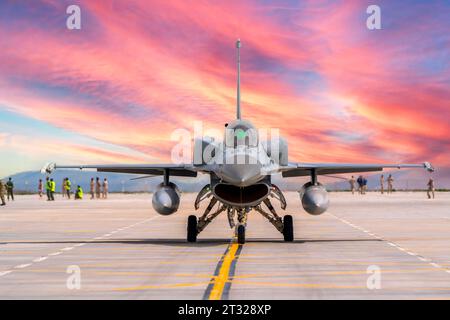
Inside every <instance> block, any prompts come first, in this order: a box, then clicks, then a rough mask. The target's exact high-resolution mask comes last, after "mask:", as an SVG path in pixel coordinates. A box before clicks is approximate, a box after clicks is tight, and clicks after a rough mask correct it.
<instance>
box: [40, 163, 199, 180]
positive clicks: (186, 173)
mask: <svg viewBox="0 0 450 320" xmlns="http://www.w3.org/2000/svg"><path fill="white" fill-rule="evenodd" d="M57 169H80V170H83V169H96V170H97V171H98V172H114V173H132V174H144V175H155V176H160V175H164V172H165V171H166V170H168V171H169V174H170V175H171V176H179V177H196V176H197V171H196V168H195V167H194V166H193V165H190V164H113V165H78V166H77V165H57V164H55V163H49V164H46V165H45V166H44V167H43V168H42V170H41V172H42V173H52V172H53V171H54V170H57Z"/></svg>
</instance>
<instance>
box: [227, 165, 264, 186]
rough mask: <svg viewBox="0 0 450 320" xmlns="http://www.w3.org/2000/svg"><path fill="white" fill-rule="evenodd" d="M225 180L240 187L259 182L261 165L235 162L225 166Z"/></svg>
mask: <svg viewBox="0 0 450 320" xmlns="http://www.w3.org/2000/svg"><path fill="white" fill-rule="evenodd" d="M222 172H223V176H224V180H226V181H227V182H230V183H232V184H235V185H238V186H240V187H246V186H248V185H250V184H253V183H255V182H257V181H258V180H259V178H260V176H261V166H260V165H258V164H234V165H226V166H224V168H223V171H222Z"/></svg>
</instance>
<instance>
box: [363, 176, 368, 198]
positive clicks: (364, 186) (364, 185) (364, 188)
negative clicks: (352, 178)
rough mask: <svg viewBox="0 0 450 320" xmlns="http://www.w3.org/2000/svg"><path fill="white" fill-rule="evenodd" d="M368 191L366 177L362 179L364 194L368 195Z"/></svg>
mask: <svg viewBox="0 0 450 320" xmlns="http://www.w3.org/2000/svg"><path fill="white" fill-rule="evenodd" d="M366 190H367V179H366V178H365V177H363V178H362V194H366Z"/></svg>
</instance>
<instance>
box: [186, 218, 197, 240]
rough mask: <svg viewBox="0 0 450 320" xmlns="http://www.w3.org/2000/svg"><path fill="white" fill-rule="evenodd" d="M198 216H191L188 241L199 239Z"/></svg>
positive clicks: (188, 225) (188, 226)
mask: <svg viewBox="0 0 450 320" xmlns="http://www.w3.org/2000/svg"><path fill="white" fill-rule="evenodd" d="M197 234H198V231H197V217H196V216H193V215H192V216H189V217H188V224H187V241H188V242H196V241H197Z"/></svg>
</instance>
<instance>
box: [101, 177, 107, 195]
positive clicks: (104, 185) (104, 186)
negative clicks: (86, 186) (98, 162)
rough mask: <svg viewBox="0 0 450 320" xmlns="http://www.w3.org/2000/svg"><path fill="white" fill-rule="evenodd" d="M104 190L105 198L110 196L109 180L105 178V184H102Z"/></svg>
mask: <svg viewBox="0 0 450 320" xmlns="http://www.w3.org/2000/svg"><path fill="white" fill-rule="evenodd" d="M102 190H103V194H102V196H103V199H106V198H108V180H106V178H105V179H103V186H102Z"/></svg>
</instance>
